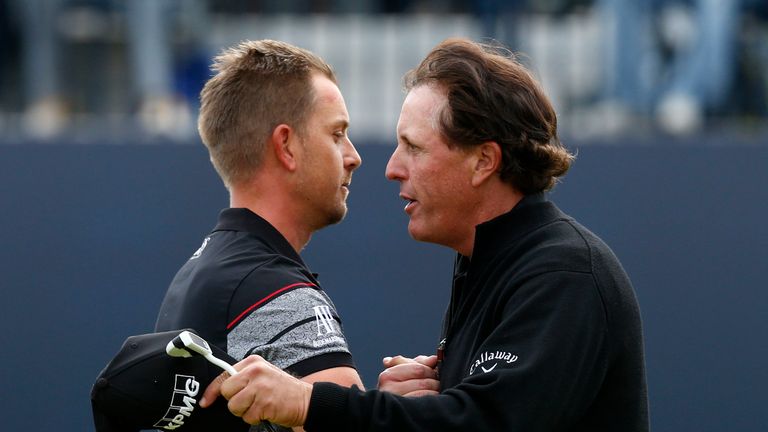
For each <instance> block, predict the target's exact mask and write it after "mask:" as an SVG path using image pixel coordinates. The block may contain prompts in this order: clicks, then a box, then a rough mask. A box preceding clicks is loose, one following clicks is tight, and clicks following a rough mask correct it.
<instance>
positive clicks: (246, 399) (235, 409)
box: [227, 387, 256, 417]
mask: <svg viewBox="0 0 768 432" xmlns="http://www.w3.org/2000/svg"><path fill="white" fill-rule="evenodd" d="M255 396H256V394H255V393H254V392H253V391H250V390H249V389H248V388H247V387H240V388H239V389H238V390H237V392H235V393H233V394H232V395H231V396H230V397H229V402H227V408H229V411H230V412H231V413H232V414H234V415H236V416H238V417H242V416H243V414H245V413H246V412H247V411H248V410H250V409H253V405H254V403H253V402H254V400H255Z"/></svg>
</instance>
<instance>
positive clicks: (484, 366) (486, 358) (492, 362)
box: [469, 351, 517, 375]
mask: <svg viewBox="0 0 768 432" xmlns="http://www.w3.org/2000/svg"><path fill="white" fill-rule="evenodd" d="M516 361H517V356H516V355H514V354H512V353H510V352H506V351H486V352H484V353H482V354H480V357H479V358H478V359H477V360H475V361H474V362H472V366H470V367H469V374H470V375H472V374H473V373H475V370H477V368H478V367H480V369H481V370H482V371H483V373H488V372H491V371H492V370H494V369H496V366H498V365H499V363H502V362H503V363H506V364H510V363H514V362H516Z"/></svg>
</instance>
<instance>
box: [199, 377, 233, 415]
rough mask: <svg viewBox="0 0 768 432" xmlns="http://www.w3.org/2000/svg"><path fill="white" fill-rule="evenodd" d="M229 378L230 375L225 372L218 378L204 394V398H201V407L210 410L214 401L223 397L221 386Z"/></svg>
mask: <svg viewBox="0 0 768 432" xmlns="http://www.w3.org/2000/svg"><path fill="white" fill-rule="evenodd" d="M227 378H229V373H228V372H224V373H222V374H221V375H219V376H217V377H216V378H215V379H214V380H213V381H211V383H210V384H208V387H206V389H205V391H204V392H203V397H202V398H200V407H201V408H208V407H209V406H211V404H213V402H214V401H216V399H217V398H218V397H219V395H221V385H222V384H224V381H226V380H227Z"/></svg>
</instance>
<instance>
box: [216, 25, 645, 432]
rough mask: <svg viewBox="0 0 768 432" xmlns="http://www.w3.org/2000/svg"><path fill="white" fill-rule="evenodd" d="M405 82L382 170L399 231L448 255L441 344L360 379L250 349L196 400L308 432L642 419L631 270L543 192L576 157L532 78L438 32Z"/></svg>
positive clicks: (537, 427)
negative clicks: (373, 381) (365, 381)
mask: <svg viewBox="0 0 768 432" xmlns="http://www.w3.org/2000/svg"><path fill="white" fill-rule="evenodd" d="M406 90H407V92H408V93H407V96H406V99H405V101H404V103H403V107H402V111H401V114H400V120H399V122H398V126H397V138H398V145H397V148H396V149H395V151H394V153H393V155H392V157H391V159H390V161H389V164H388V165H387V169H386V175H387V178H389V179H391V180H394V181H397V182H399V183H400V196H401V197H402V198H403V199H404V200H405V201H406V202H407V204H406V206H405V212H406V213H407V214H408V216H409V217H410V221H409V224H408V231H409V233H410V234H411V236H412V237H413V238H414V239H416V240H421V241H428V242H432V243H437V244H441V245H444V246H447V247H450V248H451V249H453V250H455V251H456V252H457V253H458V254H457V257H456V265H455V273H454V279H453V291H452V295H451V301H450V304H449V306H448V310H447V312H446V316H445V320H444V328H443V337H442V340H441V342H440V345H439V347H438V354H437V356H430V357H426V356H419V357H417V358H415V359H408V358H404V357H399V356H398V357H395V358H388V359H385V366H386V367H387V369H386V370H385V371H384V372H382V374H381V375H380V377H379V390H377V391H368V392H362V391H361V390H359V389H355V388H351V389H349V388H343V387H340V386H338V385H335V384H331V383H315V384H314V385H309V384H306V383H301V382H299V381H296V380H294V379H292V378H291V377H289V376H288V375H286V374H284V373H282V372H280V371H279V369H276V368H274V367H273V366H272V365H270V364H269V363H267V362H265V361H263V360H262V359H260V358H258V357H256V356H252V357H249V358H247V359H245V360H244V361H242V362H241V363H239V364H238V365H236V368H237V369H239V370H240V371H241V372H240V373H239V374H238V375H237V376H235V377H231V378H229V379H227V380H226V381H216V382H214V383H213V384H211V385H210V386H209V387H208V389H207V390H206V392H205V394H204V399H205V401H204V402H203V403H202V405H203V406H207V405H208V404H210V403H211V402H212V401H213V399H214V398H216V397H217V396H218V395H219V394H221V395H223V396H224V397H226V398H227V399H228V400H229V408H230V410H231V411H232V412H233V413H234V414H236V415H239V416H242V417H243V419H245V420H246V421H248V422H251V423H255V422H258V421H259V420H261V419H268V420H271V421H274V422H277V423H279V424H285V425H304V427H305V429H306V430H308V431H319V430H343V431H357V430H369V431H426V430H434V431H470V430H471V431H647V430H648V406H647V391H646V383H645V365H644V357H643V340H642V329H641V322H640V312H639V308H638V305H637V301H636V299H635V295H634V291H633V289H632V286H631V284H630V281H629V279H628V277H627V275H626V274H625V272H624V270H623V269H622V267H621V264H620V263H619V261H618V259H617V258H616V257H615V256H614V254H613V253H612V252H611V250H610V249H609V248H608V246H606V245H605V243H603V242H602V241H601V240H600V239H599V238H598V237H597V236H595V235H594V234H592V233H591V232H590V231H588V230H587V229H586V228H584V227H583V226H581V225H579V224H578V223H577V222H576V221H574V220H573V219H572V218H571V217H569V216H567V215H565V214H564V213H562V212H561V211H560V210H559V209H558V208H557V207H556V206H555V205H554V204H553V203H551V202H549V201H548V200H547V199H546V198H545V196H544V193H545V192H546V191H547V190H549V189H551V188H552V187H553V186H554V185H555V183H556V181H557V179H558V177H560V176H562V175H564V174H565V173H566V171H567V170H568V168H569V167H570V164H571V161H572V159H573V157H572V155H571V154H570V153H569V152H568V151H567V150H566V149H565V148H564V147H563V146H562V145H561V143H560V141H559V139H558V136H557V120H556V115H555V112H554V109H553V108H552V105H551V103H550V102H549V101H548V99H547V97H546V95H545V94H544V92H543V91H542V89H541V87H540V85H539V84H538V83H537V82H536V80H535V79H534V78H533V77H532V76H531V74H530V73H529V72H528V71H527V70H526V69H525V68H524V67H523V66H521V65H520V64H519V63H518V62H516V61H515V60H514V58H513V57H512V56H511V55H510V54H509V53H508V52H506V51H504V50H501V49H499V48H497V47H489V46H485V45H481V44H477V43H473V42H470V41H467V40H463V39H450V40H447V41H445V42H443V43H441V44H440V45H438V46H437V47H436V48H434V49H433V50H432V51H431V52H430V53H429V55H428V56H427V57H426V58H425V59H424V61H423V62H422V63H421V64H420V65H419V66H418V67H417V68H416V69H415V70H414V71H412V72H410V73H409V74H408V75H407V76H406ZM404 396H419V397H404Z"/></svg>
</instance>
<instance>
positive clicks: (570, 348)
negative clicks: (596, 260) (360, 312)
mask: <svg viewBox="0 0 768 432" xmlns="http://www.w3.org/2000/svg"><path fill="white" fill-rule="evenodd" d="M606 344H607V324H606V314H605V309H604V307H603V303H602V299H601V297H600V294H599V292H598V290H597V288H596V286H595V283H594V280H593V278H592V275H591V274H589V273H577V272H553V273H546V274H543V275H540V276H537V277H534V278H532V279H529V280H528V282H526V283H525V284H524V285H523V286H521V287H520V288H519V290H518V291H517V292H516V293H515V295H513V296H511V297H510V298H509V299H508V301H507V303H506V304H505V306H504V309H503V317H502V319H501V320H500V322H499V325H498V326H497V327H496V328H495V329H494V330H493V331H492V332H491V333H490V335H489V336H488V337H487V338H486V339H485V340H484V341H483V342H482V344H481V348H480V349H479V350H478V353H482V352H485V351H486V350H487V351H491V350H493V351H496V350H498V349H499V347H506V350H507V351H509V352H514V353H515V355H516V356H517V359H515V360H514V361H512V362H509V363H505V362H501V364H500V366H499V367H496V368H494V369H492V370H489V371H487V372H486V371H483V372H482V373H478V372H477V371H475V372H474V373H473V374H469V366H470V365H467V369H468V370H467V376H465V378H464V379H463V381H462V382H461V383H459V384H458V385H457V386H455V387H453V388H449V389H446V390H444V391H443V392H442V393H441V394H440V395H437V396H424V397H419V398H405V397H400V396H396V395H393V394H390V393H386V392H380V391H376V390H372V391H367V392H361V391H360V390H358V389H355V388H353V389H345V388H343V387H340V386H336V385H333V384H329V383H317V384H315V386H314V389H313V392H312V399H311V403H310V407H309V413H308V416H307V421H306V424H305V429H306V430H307V431H309V432H311V431H320V430H342V431H401V432H402V431H427V430H430V431H532V430H535V431H542V430H561V429H565V428H567V426H568V425H572V424H573V423H574V422H575V421H576V419H578V418H579V417H581V416H582V415H583V414H584V411H585V410H586V409H587V408H588V406H589V403H590V401H592V400H594V398H595V395H596V393H597V392H598V390H599V388H600V383H601V381H602V377H603V375H604V373H605V358H606V354H605V352H606V351H605V350H606Z"/></svg>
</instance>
